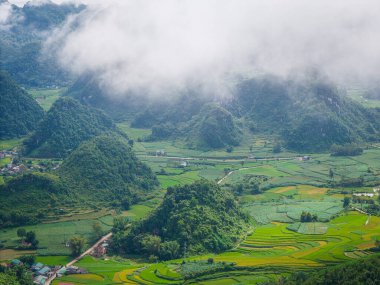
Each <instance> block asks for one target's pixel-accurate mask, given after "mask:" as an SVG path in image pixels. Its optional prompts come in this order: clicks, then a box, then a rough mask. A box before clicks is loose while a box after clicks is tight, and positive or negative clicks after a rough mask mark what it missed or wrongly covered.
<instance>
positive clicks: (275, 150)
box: [272, 142, 281, 153]
mask: <svg viewBox="0 0 380 285" xmlns="http://www.w3.org/2000/svg"><path fill="white" fill-rule="evenodd" d="M272 151H273V153H280V152H281V144H280V143H279V142H277V143H276V144H275V145H274V146H273V150H272Z"/></svg>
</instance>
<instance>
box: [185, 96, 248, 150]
mask: <svg viewBox="0 0 380 285" xmlns="http://www.w3.org/2000/svg"><path fill="white" fill-rule="evenodd" d="M183 132H184V133H185V136H187V141H188V142H189V143H190V145H193V146H195V147H198V148H221V147H225V146H236V145H238V144H239V141H240V139H241V136H242V133H241V130H239V128H238V127H237V125H236V123H235V121H234V118H233V116H232V115H231V113H230V112H228V111H227V110H226V109H224V108H223V107H221V106H219V105H217V104H212V103H210V104H206V105H205V106H203V108H202V110H201V111H200V113H199V114H198V115H197V116H194V117H193V119H192V121H190V122H189V123H188V124H187V125H186V127H184V130H183Z"/></svg>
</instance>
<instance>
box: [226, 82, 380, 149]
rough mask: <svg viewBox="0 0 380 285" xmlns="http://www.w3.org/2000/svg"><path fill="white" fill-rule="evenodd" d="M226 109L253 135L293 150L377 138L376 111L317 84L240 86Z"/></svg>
mask: <svg viewBox="0 0 380 285" xmlns="http://www.w3.org/2000/svg"><path fill="white" fill-rule="evenodd" d="M230 109H231V111H232V112H233V113H234V114H235V115H236V116H243V117H245V118H247V119H248V120H250V121H252V122H253V123H254V124H255V126H256V127H257V131H258V132H265V133H277V134H280V135H281V136H282V138H283V140H284V141H285V144H286V146H287V147H288V148H290V149H293V150H298V151H321V150H326V149H328V148H330V147H331V145H332V144H334V143H335V144H345V143H352V142H360V141H378V140H379V139H380V124H379V114H378V112H376V111H374V110H371V109H366V108H364V107H362V106H361V105H359V104H358V103H355V102H354V101H352V100H350V99H349V98H347V97H345V96H344V94H342V92H341V91H339V90H338V89H337V88H336V87H335V86H334V85H333V84H331V83H329V82H328V81H326V80H322V79H309V80H306V81H302V82H297V81H284V80H280V79H278V78H264V79H262V80H259V79H252V80H248V81H244V82H242V83H241V84H240V85H239V89H238V92H237V94H236V98H235V100H234V102H233V104H232V106H231V107H230Z"/></svg>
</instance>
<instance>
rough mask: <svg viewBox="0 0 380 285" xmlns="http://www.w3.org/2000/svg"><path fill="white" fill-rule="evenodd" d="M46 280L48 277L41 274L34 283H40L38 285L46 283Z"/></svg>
mask: <svg viewBox="0 0 380 285" xmlns="http://www.w3.org/2000/svg"><path fill="white" fill-rule="evenodd" d="M46 280H47V277H45V276H42V275H40V276H37V277H36V278H35V279H34V281H33V283H34V284H38V285H45V283H46Z"/></svg>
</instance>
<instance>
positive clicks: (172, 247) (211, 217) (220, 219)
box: [113, 181, 248, 260]
mask: <svg viewBox="0 0 380 285" xmlns="http://www.w3.org/2000/svg"><path fill="white" fill-rule="evenodd" d="M247 219H248V218H247V216H246V215H245V214H243V213H242V212H241V211H240V209H239V207H238V205H237V203H236V201H235V199H234V197H233V195H232V194H231V193H230V192H229V191H227V190H225V189H222V188H220V187H219V186H217V185H216V184H214V183H211V182H207V181H198V182H195V183H193V184H191V185H184V186H177V187H174V188H171V187H170V188H168V190H167V193H166V195H165V197H164V200H163V202H162V204H161V205H160V206H159V207H158V208H157V209H156V210H155V211H154V212H153V213H152V214H151V215H150V216H149V217H148V218H146V219H144V220H142V221H140V222H138V223H136V224H135V225H133V226H132V228H131V230H130V232H129V233H128V234H127V235H125V234H124V235H123V234H122V233H124V231H123V230H122V228H123V227H121V231H120V230H115V232H116V233H115V234H114V238H113V239H114V240H113V243H115V244H114V245H113V248H114V250H116V251H117V252H130V253H139V254H144V255H146V256H147V257H148V256H151V255H152V256H157V257H158V258H160V259H164V260H166V259H169V258H173V257H179V256H180V255H181V254H182V253H184V252H189V253H200V252H210V251H211V252H220V251H223V250H226V249H228V248H231V247H232V246H233V245H234V244H235V243H236V242H237V241H238V239H239V237H240V235H241V233H242V232H243V231H244V229H245V228H246V226H247V224H246V222H247ZM120 232H121V233H120ZM115 237H117V238H116V239H115Z"/></svg>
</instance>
